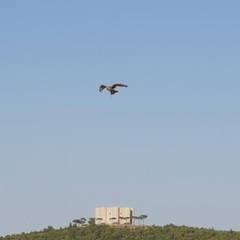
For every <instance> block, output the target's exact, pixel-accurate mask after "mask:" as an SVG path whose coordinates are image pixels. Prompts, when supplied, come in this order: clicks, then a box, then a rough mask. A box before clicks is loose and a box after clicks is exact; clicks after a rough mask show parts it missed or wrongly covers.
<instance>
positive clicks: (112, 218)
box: [95, 207, 135, 225]
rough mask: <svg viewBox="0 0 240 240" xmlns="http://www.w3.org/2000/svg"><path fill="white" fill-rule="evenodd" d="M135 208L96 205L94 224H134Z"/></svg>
mask: <svg viewBox="0 0 240 240" xmlns="http://www.w3.org/2000/svg"><path fill="white" fill-rule="evenodd" d="M134 214H135V209H134V208H129V207H124V208H120V207H98V208H96V209H95V223H96V224H98V225H99V224H108V225H112V224H135V222H134Z"/></svg>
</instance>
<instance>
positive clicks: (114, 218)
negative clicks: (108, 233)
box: [109, 217, 117, 224]
mask: <svg viewBox="0 0 240 240" xmlns="http://www.w3.org/2000/svg"><path fill="white" fill-rule="evenodd" d="M116 219H117V218H116V217H110V218H109V220H110V221H111V223H112V224H113V220H116Z"/></svg>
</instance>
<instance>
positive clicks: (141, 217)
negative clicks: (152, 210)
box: [139, 214, 148, 225]
mask: <svg viewBox="0 0 240 240" xmlns="http://www.w3.org/2000/svg"><path fill="white" fill-rule="evenodd" d="M147 217H148V216H147V215H144V214H143V215H140V216H139V219H141V220H142V221H143V225H144V220H145V219H146V218H147Z"/></svg>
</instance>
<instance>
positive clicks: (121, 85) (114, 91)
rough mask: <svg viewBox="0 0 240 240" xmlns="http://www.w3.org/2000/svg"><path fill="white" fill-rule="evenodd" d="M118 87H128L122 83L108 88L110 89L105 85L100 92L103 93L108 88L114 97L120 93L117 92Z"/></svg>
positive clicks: (100, 88) (101, 86)
mask: <svg viewBox="0 0 240 240" xmlns="http://www.w3.org/2000/svg"><path fill="white" fill-rule="evenodd" d="M116 87H127V85H125V84H121V83H115V84H113V85H112V86H108V87H107V86H105V85H100V87H99V92H101V91H102V90H104V89H105V88H106V89H107V90H108V91H109V92H110V93H111V95H113V94H115V93H117V92H118V91H117V90H115V88H116Z"/></svg>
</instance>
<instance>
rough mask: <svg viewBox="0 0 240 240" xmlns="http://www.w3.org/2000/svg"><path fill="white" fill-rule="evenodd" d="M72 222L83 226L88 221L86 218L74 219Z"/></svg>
mask: <svg viewBox="0 0 240 240" xmlns="http://www.w3.org/2000/svg"><path fill="white" fill-rule="evenodd" d="M72 222H73V223H75V224H76V225H78V226H79V227H81V226H82V225H83V224H84V223H85V222H86V218H81V219H74V220H73V221H72Z"/></svg>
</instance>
